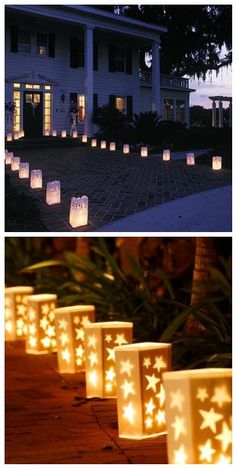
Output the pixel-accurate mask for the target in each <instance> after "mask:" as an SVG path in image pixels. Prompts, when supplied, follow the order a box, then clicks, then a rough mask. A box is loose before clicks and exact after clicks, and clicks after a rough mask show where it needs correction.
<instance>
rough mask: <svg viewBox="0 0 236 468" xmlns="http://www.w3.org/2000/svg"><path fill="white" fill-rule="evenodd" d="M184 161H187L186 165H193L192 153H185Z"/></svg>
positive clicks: (193, 157)
mask: <svg viewBox="0 0 236 468" xmlns="http://www.w3.org/2000/svg"><path fill="white" fill-rule="evenodd" d="M186 162H187V166H194V164H195V156H194V153H187V154H186Z"/></svg>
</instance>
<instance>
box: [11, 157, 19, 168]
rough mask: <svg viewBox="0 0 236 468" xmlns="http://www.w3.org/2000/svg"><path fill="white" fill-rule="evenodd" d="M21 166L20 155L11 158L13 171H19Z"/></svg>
mask: <svg viewBox="0 0 236 468" xmlns="http://www.w3.org/2000/svg"><path fill="white" fill-rule="evenodd" d="M19 168H20V158H18V156H13V158H12V159H11V170H12V171H19Z"/></svg>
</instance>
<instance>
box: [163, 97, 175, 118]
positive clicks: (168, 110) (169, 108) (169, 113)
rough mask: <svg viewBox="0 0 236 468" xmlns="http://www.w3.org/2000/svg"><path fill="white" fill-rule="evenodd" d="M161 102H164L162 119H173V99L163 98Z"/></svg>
mask: <svg viewBox="0 0 236 468" xmlns="http://www.w3.org/2000/svg"><path fill="white" fill-rule="evenodd" d="M163 102H164V109H163V114H164V120H173V118H174V114H173V110H174V106H173V99H164V101H163Z"/></svg>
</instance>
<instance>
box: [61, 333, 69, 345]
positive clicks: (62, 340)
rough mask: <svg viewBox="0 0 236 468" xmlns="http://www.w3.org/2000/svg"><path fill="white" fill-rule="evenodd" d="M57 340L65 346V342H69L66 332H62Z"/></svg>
mask: <svg viewBox="0 0 236 468" xmlns="http://www.w3.org/2000/svg"><path fill="white" fill-rule="evenodd" d="M59 340H60V341H61V345H62V346H65V345H66V344H67V343H69V336H68V334H67V333H62V334H61V335H60V336H59Z"/></svg>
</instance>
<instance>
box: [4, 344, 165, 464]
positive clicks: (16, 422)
mask: <svg viewBox="0 0 236 468" xmlns="http://www.w3.org/2000/svg"><path fill="white" fill-rule="evenodd" d="M5 463H7V464H9V463H10V464H12V463H17V464H19V463H21V464H22V463H24V464H29V463H31V464H42V463H52V464H66V463H71V464H72V463H79V464H80V463H81V464H87V463H92V464H96V463H100V464H114V463H115V464H128V463H137V464H140V463H141V464H149V463H151V464H152V463H156V464H165V463H167V451H166V436H160V437H157V438H152V439H146V440H143V441H131V440H125V439H119V437H118V430H117V414H116V401H115V399H110V400H101V399H92V400H87V399H86V398H85V384H84V375H83V374H72V375H70V374H69V375H68V374H67V375H60V374H59V373H58V372H57V361H56V354H52V355H40V356H34V355H29V354H26V353H25V352H24V343H21V342H16V343H11V344H9V343H8V344H7V345H6V460H5Z"/></svg>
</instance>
